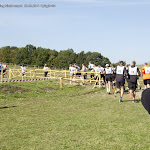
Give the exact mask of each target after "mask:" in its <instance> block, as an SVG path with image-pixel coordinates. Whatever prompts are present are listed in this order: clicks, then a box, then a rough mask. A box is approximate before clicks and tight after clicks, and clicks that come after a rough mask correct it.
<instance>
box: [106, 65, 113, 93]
mask: <svg viewBox="0 0 150 150" xmlns="http://www.w3.org/2000/svg"><path fill="white" fill-rule="evenodd" d="M111 74H112V68H111V67H110V65H109V64H106V68H105V75H106V88H107V93H108V94H110V84H111Z"/></svg>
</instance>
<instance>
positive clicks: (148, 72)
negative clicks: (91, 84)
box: [69, 61, 150, 102]
mask: <svg viewBox="0 0 150 150" xmlns="http://www.w3.org/2000/svg"><path fill="white" fill-rule="evenodd" d="M69 70H70V78H71V81H72V79H74V78H76V76H77V75H78V76H80V75H81V72H82V75H84V78H85V79H86V78H87V73H86V72H88V71H90V72H91V73H90V78H91V79H95V80H96V79H98V78H99V76H100V77H101V79H102V80H103V83H104V85H105V86H106V90H107V93H108V94H111V93H110V89H111V88H112V89H115V92H114V94H115V95H116V94H117V93H118V92H120V98H119V102H123V95H124V89H125V83H126V82H127V83H128V89H129V90H130V98H131V100H132V102H135V96H136V89H137V85H138V86H139V89H141V85H140V83H139V81H138V79H139V77H140V76H141V75H142V76H143V83H144V86H145V87H144V89H147V88H150V67H149V66H148V64H147V63H145V64H144V67H143V68H142V71H141V70H140V69H139V68H138V67H137V66H136V62H135V61H133V62H132V63H131V66H128V65H125V66H124V65H123V61H120V64H119V65H118V66H114V65H113V66H110V65H109V64H106V66H105V68H104V67H102V66H101V65H98V66H97V65H95V64H92V63H91V62H89V65H88V66H87V65H86V64H84V63H83V64H82V68H81V69H80V67H79V66H78V65H77V64H73V65H70V66H69ZM76 71H78V72H77V73H76ZM84 72H85V73H84ZM70 84H72V83H71V82H70Z"/></svg>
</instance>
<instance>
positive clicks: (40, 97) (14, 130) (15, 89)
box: [0, 81, 150, 150]
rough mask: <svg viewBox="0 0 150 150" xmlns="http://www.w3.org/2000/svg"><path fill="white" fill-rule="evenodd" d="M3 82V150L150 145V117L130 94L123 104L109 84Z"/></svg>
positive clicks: (139, 148) (129, 149) (145, 148)
mask: <svg viewBox="0 0 150 150" xmlns="http://www.w3.org/2000/svg"><path fill="white" fill-rule="evenodd" d="M0 86H1V94H0V149H1V150H63V149H68V150H149V149H150V138H149V137H150V136H149V128H150V116H149V115H148V114H147V112H146V111H145V110H144V108H143V107H142V104H141V102H140V101H137V102H136V103H132V102H131V101H129V94H128V95H127V94H125V96H124V102H123V103H119V95H117V97H114V95H113V94H112V95H107V94H106V90H105V89H103V88H101V89H99V88H95V89H91V87H82V86H76V87H72V88H65V89H59V84H58V83H57V82H56V81H44V82H43V81H39V82H31V83H29V82H26V83H10V84H8V83H6V84H1V85H0ZM140 96H141V92H139V93H138V94H137V99H138V100H140Z"/></svg>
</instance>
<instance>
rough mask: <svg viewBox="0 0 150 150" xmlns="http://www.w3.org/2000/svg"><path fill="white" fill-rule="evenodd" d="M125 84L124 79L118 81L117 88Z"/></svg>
mask: <svg viewBox="0 0 150 150" xmlns="http://www.w3.org/2000/svg"><path fill="white" fill-rule="evenodd" d="M124 84H125V82H124V81H119V82H116V85H117V88H120V87H122V86H124Z"/></svg>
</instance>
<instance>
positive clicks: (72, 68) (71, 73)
mask: <svg viewBox="0 0 150 150" xmlns="http://www.w3.org/2000/svg"><path fill="white" fill-rule="evenodd" d="M69 71H70V84H72V79H73V77H74V72H75V71H76V68H75V66H74V65H70V66H69Z"/></svg>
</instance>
